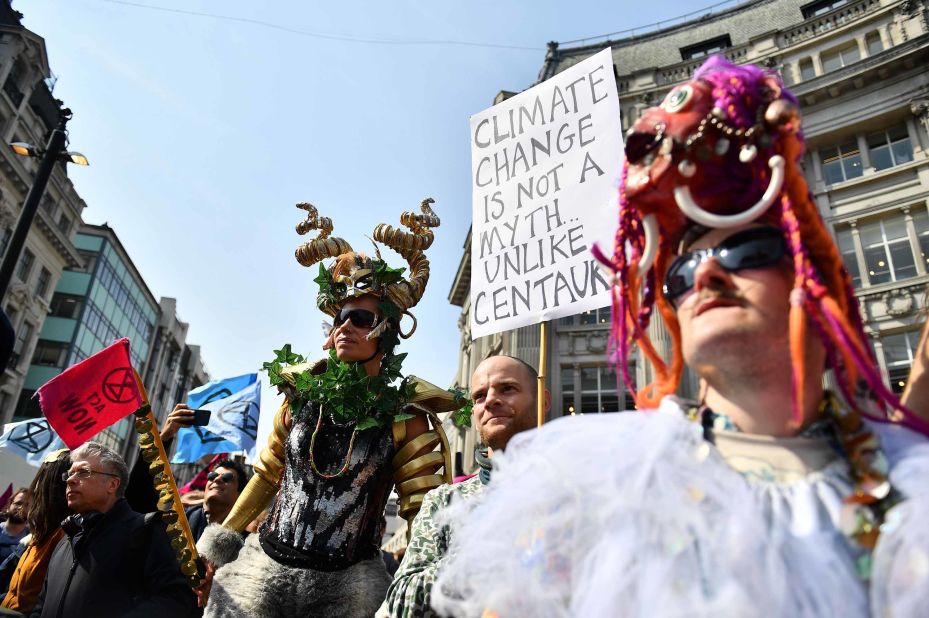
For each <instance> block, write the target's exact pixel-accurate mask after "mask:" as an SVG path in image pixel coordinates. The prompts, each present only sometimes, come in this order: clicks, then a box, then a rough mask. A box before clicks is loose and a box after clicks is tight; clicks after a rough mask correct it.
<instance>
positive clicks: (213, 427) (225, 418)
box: [171, 373, 261, 463]
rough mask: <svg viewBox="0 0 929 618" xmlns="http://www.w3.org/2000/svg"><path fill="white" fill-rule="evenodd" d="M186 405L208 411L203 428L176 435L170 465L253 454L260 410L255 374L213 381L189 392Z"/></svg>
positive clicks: (259, 396)
mask: <svg viewBox="0 0 929 618" xmlns="http://www.w3.org/2000/svg"><path fill="white" fill-rule="evenodd" d="M187 405H189V406H190V407H191V408H194V409H205V410H210V412H212V414H211V415H210V422H209V424H207V426H206V427H186V428H183V429H181V430H180V431H179V432H178V434H177V451H176V452H175V453H174V457H173V458H172V459H171V463H192V462H195V461H197V460H198V459H200V458H201V457H203V456H204V455H212V454H215V453H231V452H234V451H242V450H245V451H253V450H254V448H255V437H256V434H257V431H258V415H259V412H260V410H261V383H260V382H258V374H257V373H249V374H246V375H242V376H236V377H234V378H228V379H226V380H216V381H213V382H209V383H208V384H204V385H203V386H201V387H199V388H195V389H194V390H192V391H190V393H189V394H188V396H187Z"/></svg>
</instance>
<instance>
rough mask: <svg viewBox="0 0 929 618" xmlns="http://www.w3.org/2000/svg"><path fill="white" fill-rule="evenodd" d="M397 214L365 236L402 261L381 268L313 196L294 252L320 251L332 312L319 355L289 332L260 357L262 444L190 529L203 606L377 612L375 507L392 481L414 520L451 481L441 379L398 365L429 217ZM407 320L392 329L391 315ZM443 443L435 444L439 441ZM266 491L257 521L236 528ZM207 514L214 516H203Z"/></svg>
mask: <svg viewBox="0 0 929 618" xmlns="http://www.w3.org/2000/svg"><path fill="white" fill-rule="evenodd" d="M430 203H431V200H427V201H424V202H423V204H422V214H413V213H403V215H402V216H401V221H402V222H403V223H404V224H405V225H406V226H407V227H408V228H409V229H410V232H409V233H407V232H404V231H401V230H397V229H394V228H393V227H392V226H389V225H385V224H381V225H379V226H377V227H376V228H375V230H374V234H373V239H374V240H375V241H376V242H380V243H383V244H384V245H386V246H387V247H389V248H392V249H394V250H395V251H397V252H398V253H399V254H400V255H402V256H403V257H404V258H405V259H406V260H407V261H408V263H409V265H410V275H409V278H406V277H404V276H403V269H399V268H391V267H389V266H388V265H387V264H386V263H385V262H384V261H383V260H382V259H381V257H380V255H379V254H378V255H377V257H375V258H371V257H369V256H366V255H364V254H361V253H357V252H355V251H353V250H352V249H351V246H350V245H349V244H348V243H347V242H346V241H345V240H343V239H341V238H335V237H331V236H330V233H331V231H332V222H331V220H329V219H328V218H325V217H320V216H318V213H317V211H316V209H315V208H314V207H313V206H311V205H309V204H298V207H299V208H302V209H304V210H306V211H307V212H308V216H307V218H306V220H305V221H302V222H301V223H300V224H299V225H298V226H297V231H298V233H300V234H305V233H307V232H309V231H311V230H320V233H319V236H318V237H317V238H315V239H313V240H311V241H309V242H307V243H305V244H303V245H302V246H301V247H299V248H298V249H297V254H296V256H297V260H298V262H299V263H300V264H302V265H303V266H313V265H315V264H317V263H319V262H321V261H322V260H324V259H326V258H329V257H334V258H335V261H334V262H333V263H332V264H331V265H329V266H328V267H326V266H325V265H323V264H320V268H319V271H318V276H317V277H316V278H315V281H316V283H317V284H319V293H318V295H317V307H318V308H319V309H320V310H321V311H323V312H324V313H326V314H327V315H329V316H331V317H332V318H333V324H332V329H331V330H330V331H329V332H328V333H327V334H326V340H325V343H324V345H323V348H324V349H326V350H328V351H329V357H328V358H326V359H324V360H322V361H319V362H305V360H304V358H303V357H302V356H299V355H297V354H295V353H293V352H292V351H291V350H290V346H289V345H285V346H282V348H281V349H280V350H277V351H276V354H277V356H276V358H275V359H274V360H273V361H271V362H268V363H265V366H264V367H265V369H266V370H267V371H268V376H269V378H270V381H271V384H272V385H274V386H277V387H278V388H279V389H280V390H281V392H282V393H283V394H284V395H285V400H284V402H283V404H282V405H281V408H280V410H279V411H278V413H277V415H276V416H275V420H274V430H273V431H272V434H271V437H270V438H269V440H268V445H267V447H266V448H265V449H264V450H263V451H262V453H261V454H260V456H259V458H258V460H257V461H256V462H255V474H254V476H253V477H252V479H251V481H249V483H248V485H247V486H246V488H245V490H244V491H243V492H242V495H241V496H240V497H239V500H238V501H237V502H236V503H235V505H234V506H233V508H232V511H231V512H230V514H229V515H228V517H226V519H225V521H224V522H223V524H222V526H218V525H210V526H209V527H207V529H206V530H205V531H204V533H203V536H202V537H201V538H200V541H199V543H198V544H197V548H198V550H199V552H200V555H201V556H203V557H204V558H205V559H206V560H207V561H209V563H210V564H211V567H210V568H211V569H215V575H214V578H213V580H212V584H211V589H210V591H209V600H208V602H207V604H206V607H205V612H204V615H205V616H207V617H216V616H224V617H225V616H228V617H233V616H235V617H238V616H253V617H257V618H262V617H265V616H328V617H331V618H339V617H345V618H356V617H357V618H362V617H365V618H367V617H370V616H373V615H374V613H375V611H376V610H377V608H378V607H379V606H380V604H381V602H382V601H383V599H384V596H385V594H386V592H387V586H388V584H389V582H390V576H389V575H388V574H387V571H386V568H385V565H384V561H383V560H382V559H381V553H380V544H381V540H382V537H383V534H384V527H385V518H384V511H385V507H386V505H387V500H388V497H389V495H390V493H391V490H392V489H393V488H394V486H395V485H396V488H397V493H398V494H399V496H400V498H399V511H400V515H401V516H403V517H406V518H407V519H408V520H411V519H412V518H413V517H414V516H415V514H416V511H417V510H418V508H419V504H420V503H421V501H422V496H423V495H424V494H425V493H426V492H427V491H429V490H430V489H432V488H434V487H437V486H438V485H440V484H441V483H443V482H450V481H451V478H450V470H449V467H450V466H449V454H448V451H447V441H446V439H445V436H444V433H442V428H441V422H440V421H439V419H438V417H437V416H436V412H442V411H451V410H453V409H456V408H458V407H459V404H458V403H457V402H456V400H455V398H454V397H453V396H452V395H451V394H450V393H448V392H447V391H445V390H444V389H439V388H438V387H435V386H432V385H430V384H428V383H427V382H425V381H422V380H420V379H418V378H414V377H412V376H407V377H404V376H403V375H402V374H401V365H402V362H403V359H404V357H405V356H406V355H405V354H395V352H394V349H395V347H396V345H397V344H398V343H399V341H400V339H401V338H406V337H409V336H410V335H411V334H412V332H413V330H415V324H416V322H415V318H413V317H412V315H411V314H410V313H409V309H410V308H411V307H413V306H414V305H415V304H416V303H417V302H418V301H419V299H420V298H421V297H422V295H423V293H424V291H425V288H426V282H427V281H428V276H429V261H428V260H427V259H426V257H425V254H424V253H423V252H424V251H425V250H426V249H427V248H428V247H429V246H430V245H431V244H432V240H433V234H432V231H431V229H430V228H432V227H436V226H438V225H439V220H438V217H436V216H435V215H434V214H433V213H432V211H431V209H430V208H429V204H430ZM404 316H408V317H410V318H411V321H412V325H411V326H410V327H409V329H408V331H407V332H403V331H402V330H401V325H400V322H401V318H403V317H404ZM437 446H444V447H445V450H444V452H442V451H440V452H435V448H436V447H437ZM269 503H270V505H271V506H270V509H268V514H267V517H266V519H265V520H264V522H263V523H262V524H261V525H260V526H259V527H258V534H252V535H250V536H248V538H247V539H245V541H244V543H243V540H242V537H241V536H240V531H242V530H244V529H245V528H246V526H247V525H249V523H250V522H252V521H253V520H255V519H256V517H258V516H259V514H261V513H262V512H263V511H264V510H265V509H266V508H268V505H269ZM211 519H212V517H211Z"/></svg>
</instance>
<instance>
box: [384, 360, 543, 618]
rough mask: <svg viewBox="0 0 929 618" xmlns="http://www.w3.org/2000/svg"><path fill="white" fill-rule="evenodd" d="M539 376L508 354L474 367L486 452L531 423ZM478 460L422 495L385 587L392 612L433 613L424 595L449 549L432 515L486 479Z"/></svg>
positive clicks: (408, 615)
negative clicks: (468, 472)
mask: <svg viewBox="0 0 929 618" xmlns="http://www.w3.org/2000/svg"><path fill="white" fill-rule="evenodd" d="M538 376H539V374H538V373H537V372H536V370H535V369H534V368H533V367H532V366H531V365H529V364H528V363H525V362H523V361H521V360H520V359H518V358H515V357H512V356H492V357H490V358H488V359H486V360H485V361H484V362H482V363H481V364H480V365H478V366H477V369H475V370H474V374H473V375H472V376H471V401H472V402H473V404H474V408H473V410H472V412H471V414H472V418H473V421H474V426H475V428H476V429H477V431H478V434H480V436H481V442H482V443H483V444H485V445H486V446H487V447H488V456H492V454H493V452H494V451H498V450H503V449H505V448H506V445H507V444H508V443H509V441H510V439H511V438H512V437H513V436H515V435H516V434H518V433H520V432H522V431H527V430H529V429H532V428H533V427H535V425H536V418H537V413H536V410H537V401H538V387H537V382H538ZM543 406H544V409H545V411H546V412H548V409H549V407H550V406H551V394H550V393H549V392H548V390H546V391H545V401H544V404H543ZM478 463H480V465H481V471H480V474H478V475H477V476H475V477H473V478H470V479H468V480H466V481H464V482H462V483H458V484H457V485H442V486H441V487H438V488H436V489H434V490H432V491H430V492H429V493H428V494H426V497H425V498H424V499H423V506H422V508H421V509H420V511H419V515H417V516H416V519H415V520H413V527H412V532H411V536H410V544H409V546H408V547H407V550H406V555H405V556H404V558H403V562H402V563H401V565H400V568H399V569H398V570H397V573H396V575H395V576H394V580H393V583H392V584H391V585H390V589H389V590H388V591H387V605H388V608H389V610H390V615H391V616H392V617H394V618H425V617H432V616H437V614H435V613H434V612H433V611H432V609H431V607H430V605H429V597H430V594H431V592H432V583H433V581H435V578H436V573H438V570H439V568H440V567H441V564H442V561H443V559H444V558H445V552H446V551H447V549H448V545H449V535H448V528H447V527H445V526H440V525H439V524H438V523H437V522H436V520H435V514H436V512H437V511H439V510H440V509H441V508H443V507H445V506H447V505H448V504H449V502H451V499H452V496H453V495H456V494H457V495H459V496H461V498H464V499H468V498H469V497H471V496H473V495H475V494H477V493H479V492H480V491H481V490H482V489H483V487H484V486H485V485H486V484H487V483H489V482H490V463H489V461H480V460H479V462H478Z"/></svg>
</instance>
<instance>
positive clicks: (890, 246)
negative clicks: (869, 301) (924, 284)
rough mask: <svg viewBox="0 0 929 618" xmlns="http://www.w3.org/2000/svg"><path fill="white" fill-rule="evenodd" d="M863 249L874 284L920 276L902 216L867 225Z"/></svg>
mask: <svg viewBox="0 0 929 618" xmlns="http://www.w3.org/2000/svg"><path fill="white" fill-rule="evenodd" d="M861 246H862V249H863V250H864V261H865V264H866V265H867V268H868V279H869V281H870V283H871V285H877V284H879V283H887V282H888V281H900V280H901V279H907V278H909V277H915V276H916V263H915V261H914V260H913V250H912V249H911V247H910V238H909V236H908V235H907V232H906V219H905V218H904V216H903V215H902V214H900V215H897V216H895V217H889V218H887V219H881V220H878V221H872V222H870V223H865V224H863V225H862V226H861Z"/></svg>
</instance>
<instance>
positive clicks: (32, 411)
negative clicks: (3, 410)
mask: <svg viewBox="0 0 929 618" xmlns="http://www.w3.org/2000/svg"><path fill="white" fill-rule="evenodd" d="M33 395H35V391H28V390H26V389H23V390H22V391H20V393H19V401H17V402H16V410H15V411H14V412H13V421H14V422H15V421H24V420H26V419H27V418H38V417H40V416H42V409H41V408H39V398H38V397H33Z"/></svg>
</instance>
